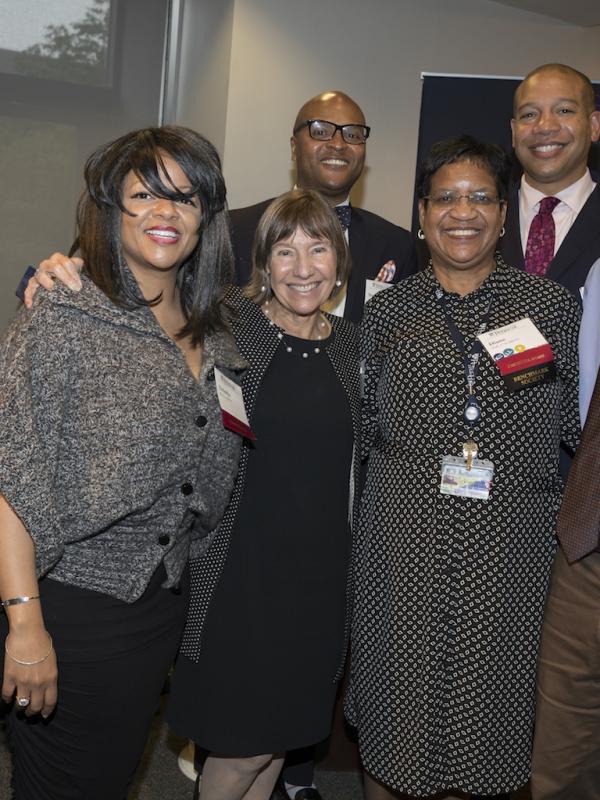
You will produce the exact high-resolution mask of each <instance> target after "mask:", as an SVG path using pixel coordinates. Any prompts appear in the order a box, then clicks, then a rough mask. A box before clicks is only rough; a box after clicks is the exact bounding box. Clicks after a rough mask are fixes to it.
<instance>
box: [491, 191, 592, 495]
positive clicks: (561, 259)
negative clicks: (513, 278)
mask: <svg viewBox="0 0 600 800" xmlns="http://www.w3.org/2000/svg"><path fill="white" fill-rule="evenodd" d="M505 228H506V233H505V235H504V236H503V237H502V239H500V243H499V248H500V252H501V253H502V255H503V257H504V260H505V261H506V263H507V264H512V266H513V267H519V268H520V269H525V260H524V258H523V245H522V244H521V227H520V223H519V187H518V186H513V188H512V190H511V192H510V194H509V197H508V210H507V213H506V223H505ZM598 258H600V184H597V185H596V188H595V189H594V191H593V192H592V193H591V195H590V196H589V197H588V199H587V201H586V203H585V205H584V206H583V208H582V209H581V211H580V212H579V214H578V215H577V218H576V220H575V222H574V223H573V224H572V225H571V229H570V230H569V232H568V233H567V235H566V236H565V238H564V240H563V243H562V244H561V246H560V247H559V248H558V250H557V252H556V255H555V256H554V258H553V259H552V261H551V262H550V265H549V267H548V272H547V273H546V275H547V277H548V278H551V279H552V280H553V281H556V283H560V284H561V285H562V286H564V287H565V289H568V290H569V291H570V292H571V294H573V295H574V296H575V297H576V298H577V300H578V301H579V303H581V292H580V291H579V290H580V289H581V287H582V286H583V285H584V284H585V281H586V279H587V276H588V272H589V271H590V269H591V267H592V265H593V264H594V262H595V261H596V260H597V259H598ZM570 464H571V454H570V453H568V452H567V451H566V450H565V449H563V448H561V452H560V467H561V474H562V476H563V478H564V479H565V480H566V479H567V476H568V474H569V468H570Z"/></svg>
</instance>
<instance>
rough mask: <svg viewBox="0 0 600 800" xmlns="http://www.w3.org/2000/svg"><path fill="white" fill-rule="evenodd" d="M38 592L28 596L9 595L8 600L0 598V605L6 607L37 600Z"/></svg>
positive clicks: (38, 597)
mask: <svg viewBox="0 0 600 800" xmlns="http://www.w3.org/2000/svg"><path fill="white" fill-rule="evenodd" d="M39 599H40V596H39V594H34V595H31V596H29V597H27V595H24V596H23V597H10V598H9V599H8V600H0V606H2V607H3V608H8V607H9V606H18V605H20V604H21V603H28V602H29V601H30V600H39Z"/></svg>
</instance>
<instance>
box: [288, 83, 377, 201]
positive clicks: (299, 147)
mask: <svg viewBox="0 0 600 800" xmlns="http://www.w3.org/2000/svg"><path fill="white" fill-rule="evenodd" d="M308 119H323V120H327V121H329V122H335V123H336V124H337V125H346V124H356V125H364V124H365V117H364V114H363V113H362V111H361V110H360V108H359V107H358V106H357V105H356V103H354V102H353V101H352V100H350V98H349V97H346V95H343V94H340V93H337V92H326V93H325V94H323V95H319V97H317V98H315V99H314V100H311V101H309V102H308V103H307V104H306V105H305V106H303V108H302V109H301V110H300V113H299V114H298V118H297V120H296V126H297V125H298V123H301V122H305V121H306V120H308ZM291 146H292V160H293V161H295V162H296V181H297V183H298V186H300V187H301V188H302V189H316V190H317V191H318V192H321V194H322V195H323V196H324V197H325V198H326V200H327V201H328V202H329V204H330V205H337V204H338V203H341V202H343V201H344V200H345V199H346V197H347V196H348V194H349V192H350V189H351V188H352V186H353V185H354V184H355V183H356V181H357V180H358V179H359V177H360V174H361V172H362V170H363V166H364V163H365V145H364V144H347V143H346V142H345V141H344V140H343V139H342V132H341V131H336V133H335V136H334V137H333V139H331V140H330V141H328V142H320V141H317V140H315V139H312V138H311V136H310V133H309V132H308V128H307V127H303V128H302V129H301V130H299V131H298V133H296V134H294V135H293V136H292V138H291Z"/></svg>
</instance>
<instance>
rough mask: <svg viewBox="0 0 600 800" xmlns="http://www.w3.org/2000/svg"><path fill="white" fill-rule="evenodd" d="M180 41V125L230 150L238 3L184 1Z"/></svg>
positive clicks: (177, 105) (176, 113) (177, 109)
mask: <svg viewBox="0 0 600 800" xmlns="http://www.w3.org/2000/svg"><path fill="white" fill-rule="evenodd" d="M180 9H181V12H180V13H181V42H180V48H179V74H178V76H177V96H176V99H175V111H174V114H173V118H171V113H170V111H171V105H170V103H168V104H167V105H168V107H169V110H168V113H167V118H165V120H164V121H165V122H169V123H171V122H177V123H178V124H179V125H187V126H188V127H190V128H195V129H196V130H198V131H200V132H201V133H203V134H204V135H205V136H206V137H208V138H209V139H210V141H211V142H212V143H213V144H214V145H215V147H216V148H217V150H218V151H219V153H221V155H222V154H223V150H224V149H225V133H226V122H227V103H228V95H229V68H230V61H231V32H232V26H233V9H234V0H181V3H180Z"/></svg>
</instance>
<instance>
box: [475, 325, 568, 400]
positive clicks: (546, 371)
mask: <svg viewBox="0 0 600 800" xmlns="http://www.w3.org/2000/svg"><path fill="white" fill-rule="evenodd" d="M479 339H480V341H481V343H482V344H483V346H484V347H485V349H486V350H487V352H488V353H489V354H490V356H491V357H492V358H493V359H494V361H495V362H496V366H497V367H498V371H499V372H500V375H501V376H502V380H503V381H504V383H505V385H506V388H507V389H508V391H509V392H518V391H520V390H521V389H528V388H530V387H531V386H537V385H538V384H540V383H549V382H550V381H553V380H554V379H555V378H556V365H555V363H554V353H553V352H552V347H551V346H550V344H549V343H548V342H547V341H546V339H545V338H544V337H543V336H542V334H541V333H540V331H539V330H538V329H537V328H536V326H535V325H534V324H533V322H532V321H531V320H530V319H529V317H525V318H524V319H520V320H518V321H517V322H511V323H510V324H508V325H504V326H503V327H502V328H496V329H495V330H493V331H488V332H487V333H482V334H481V335H480V336H479Z"/></svg>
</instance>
